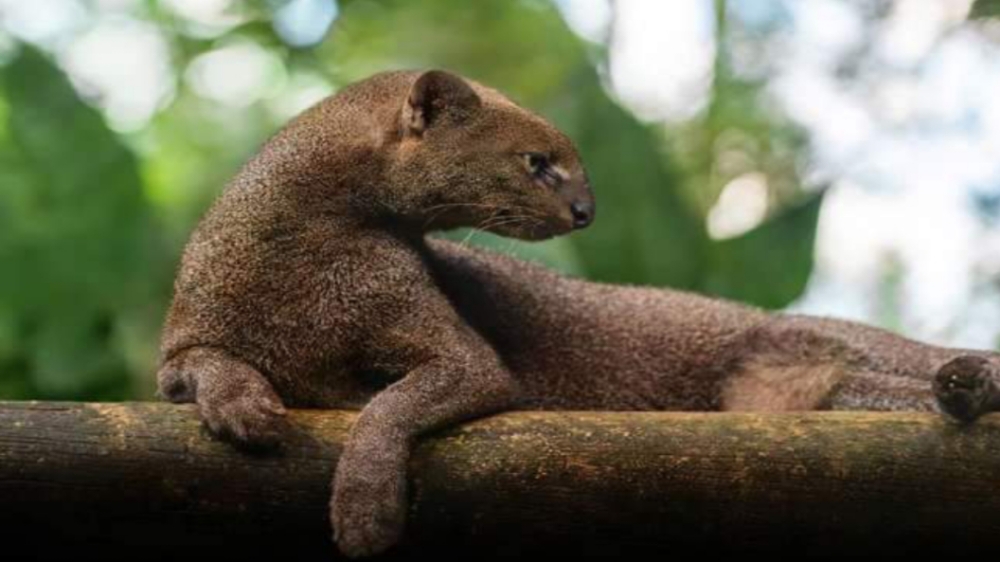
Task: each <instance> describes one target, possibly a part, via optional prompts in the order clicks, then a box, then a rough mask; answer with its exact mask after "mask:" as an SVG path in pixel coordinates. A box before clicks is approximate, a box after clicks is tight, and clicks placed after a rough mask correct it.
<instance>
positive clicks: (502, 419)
mask: <svg viewBox="0 0 1000 562" xmlns="http://www.w3.org/2000/svg"><path fill="white" fill-rule="evenodd" d="M291 417H292V420H293V422H294V423H295V425H296V426H297V427H300V428H301V433H300V434H299V435H296V436H295V437H294V439H292V440H291V442H290V443H289V444H288V446H287V447H285V450H284V452H283V453H282V454H281V455H277V456H274V455H272V456H259V455H258V456H251V455H248V454H245V453H240V452H237V451H235V450H233V449H231V448H230V447H228V446H227V445H224V444H220V443H216V442H213V441H211V440H210V439H209V438H208V436H207V435H206V434H204V432H203V431H202V430H201V428H200V426H199V423H198V420H197V416H196V414H195V410H194V408H193V407H189V406H174V405H168V404H157V403H125V404H69V403H45V402H0V535H2V536H3V540H2V541H0V544H2V547H3V549H4V551H5V552H11V549H12V548H30V549H31V550H32V551H33V552H34V553H35V555H36V557H39V558H41V557H48V558H59V559H66V558H69V557H70V556H72V557H73V559H74V560H79V559H81V558H82V559H88V557H95V558H96V557H98V556H99V557H101V558H102V559H115V558H118V557H120V558H122V559H125V558H128V559H130V560H135V559H136V557H137V556H139V555H140V554H141V557H142V558H143V559H144V560H148V559H149V558H154V559H155V558H164V559H167V558H177V557H179V556H183V555H185V554H188V553H192V552H197V553H198V554H199V555H211V556H215V557H216V558H217V559H218V558H234V559H235V558H241V557H242V558H244V559H246V558H247V557H251V558H250V559H260V558H261V557H262V556H280V557H281V559H291V558H292V557H297V558H298V559H317V560H319V559H324V560H329V559H331V558H333V557H334V556H335V549H334V547H333V545H332V544H331V542H330V538H329V537H330V531H329V526H328V519H327V505H328V502H329V497H330V479H331V476H332V474H333V467H334V463H335V462H336V458H337V455H338V454H339V451H340V449H341V447H342V445H343V442H344V439H345V438H346V436H347V431H348V429H349V427H350V424H351V423H352V421H353V420H354V418H355V414H354V413H349V412H340V411H296V412H292V413H291ZM410 475H411V480H412V482H413V487H412V493H413V496H412V502H411V503H412V509H411V518H410V524H409V526H408V528H407V535H406V539H405V542H404V544H403V546H402V547H401V548H400V549H399V550H397V551H396V552H395V554H396V556H398V557H405V556H406V555H408V554H412V553H414V552H423V553H425V555H426V553H427V552H434V553H435V554H437V553H442V552H456V553H460V552H465V553H471V554H474V555H476V556H477V557H479V558H482V557H484V556H485V557H492V556H491V555H504V554H510V555H516V554H518V553H521V552H535V551H537V549H539V548H550V547H554V548H559V549H560V552H561V553H562V554H577V555H579V554H587V555H594V554H619V555H620V554H625V553H628V554H639V553H648V552H650V551H656V552H659V553H662V554H668V555H669V554H677V553H679V551H680V550H681V549H683V548H697V549H699V551H700V552H703V553H705V552H707V553H713V554H714V553H719V552H741V553H745V552H747V551H753V550H760V551H772V552H776V551H783V552H800V553H812V554H816V553H820V554H823V555H831V554H837V553H841V554H850V553H853V554H857V553H859V552H863V553H892V554H899V553H901V552H906V551H917V550H918V549H919V550H920V551H921V552H926V551H927V549H934V550H942V551H947V552H949V553H950V554H955V553H961V552H968V551H972V550H981V549H985V548H990V549H992V550H993V551H994V552H995V551H996V550H997V548H998V546H1000V416H995V415H994V416H987V417H986V418H984V419H983V420H981V421H980V422H978V423H977V424H975V425H973V426H971V427H967V428H960V427H958V426H956V425H954V424H952V423H949V422H947V421H945V420H943V419H939V418H938V417H937V416H934V415H929V414H917V413H912V414H911V413H896V414H878V413H861V412H853V413H834V412H828V413H806V414H770V415H756V414H718V413H713V414H695V413H660V412H629V413H624V412H621V413H611V412H580V413H572V412H517V413H510V414H504V415H500V416H496V417H492V418H489V419H485V420H480V421H477V422H474V423H470V424H466V425H464V426H462V427H459V428H455V429H452V430H449V431H447V432H444V433H441V434H438V435H435V436H432V437H429V438H427V439H425V440H423V442H422V444H421V445H420V446H419V447H418V449H417V451H416V453H415V454H414V457H413V459H412V461H411V464H410ZM136 548H141V549H142V550H141V552H137V550H136ZM429 548H433V549H435V550H433V551H429V550H427V549H429ZM790 549H795V550H790Z"/></svg>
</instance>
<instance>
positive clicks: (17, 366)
mask: <svg viewBox="0 0 1000 562" xmlns="http://www.w3.org/2000/svg"><path fill="white" fill-rule="evenodd" d="M2 88H3V94H4V101H5V109H6V111H5V113H6V115H5V119H4V123H3V126H2V129H0V146H2V149H0V158H2V161H3V165H2V167H0V182H2V185H3V189H2V190H0V209H2V210H3V216H2V219H0V263H3V264H4V267H3V269H2V271H0V322H2V326H3V328H0V338H3V339H2V340H0V371H2V372H3V374H4V376H3V377H0V392H2V393H3V394H4V395H15V396H19V395H32V396H38V397H43V398H45V397H53V398H58V397H73V396H88V397H91V396H92V397H95V398H122V397H125V396H127V395H128V394H130V390H132V388H133V387H132V384H131V382H130V381H129V377H128V373H129V371H130V369H129V364H128V361H127V354H125V353H122V352H121V345H122V340H123V339H126V338H129V337H131V336H133V335H135V333H136V330H138V331H144V332H146V333H147V334H149V333H152V334H155V331H154V330H143V324H144V323H145V321H146V319H144V318H142V317H141V316H142V313H143V312H144V311H146V312H155V313H157V314H159V313H161V311H160V310H159V306H151V305H158V304H160V303H161V302H162V300H161V299H157V298H156V297H157V294H158V293H159V294H162V291H156V290H155V289H153V288H154V287H156V286H157V285H159V286H160V287H161V288H162V287H163V286H164V281H163V277H162V276H163V275H169V269H167V268H164V267H158V264H157V261H156V260H154V259H150V258H151V257H153V256H154V255H155V251H156V250H157V248H156V247H155V244H154V241H153V238H152V236H153V235H154V232H153V230H152V228H153V225H152V224H151V223H150V221H149V216H148V209H147V203H146V201H145V200H144V198H143V197H142V191H141V182H140V180H139V175H138V173H137V171H136V159H135V157H134V156H133V155H132V153H131V152H130V151H129V150H127V149H126V148H125V147H124V146H123V145H122V143H121V141H120V140H119V139H118V138H117V136H116V135H114V134H113V133H111V132H110V131H109V130H108V129H107V127H106V126H105V125H104V122H103V120H102V118H101V116H100V115H99V114H98V113H97V111H95V110H94V109H92V108H90V107H89V106H87V105H85V104H84V103H83V102H81V101H80V100H79V98H78V97H77V95H76V93H75V92H74V91H73V89H72V87H71V86H70V84H69V82H68V81H67V80H66V78H65V77H64V76H63V75H62V74H61V73H60V72H59V71H58V70H57V69H55V68H54V67H53V66H52V64H51V63H50V62H49V61H48V60H47V59H45V58H44V57H43V56H42V55H41V54H39V53H38V52H37V51H34V50H32V49H30V48H25V49H23V50H22V51H21V54H20V56H18V57H17V58H16V59H15V60H14V61H13V62H11V63H10V64H8V65H7V66H6V67H4V68H3V74H2ZM159 263H160V264H163V262H162V260H161V261H160V262H159ZM150 298H152V300H151V301H150V300H149V299H150ZM12 375H13V376H12Z"/></svg>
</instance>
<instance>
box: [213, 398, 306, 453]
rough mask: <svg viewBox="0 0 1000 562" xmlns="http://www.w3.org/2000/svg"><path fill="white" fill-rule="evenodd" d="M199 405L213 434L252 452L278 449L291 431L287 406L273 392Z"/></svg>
mask: <svg viewBox="0 0 1000 562" xmlns="http://www.w3.org/2000/svg"><path fill="white" fill-rule="evenodd" d="M199 406H200V408H199V410H200V412H201V419H202V421H203V422H204V423H205V426H206V427H207V428H208V430H209V432H211V433H212V435H214V436H215V437H217V438H219V439H222V440H224V441H227V442H229V443H232V444H234V445H236V446H237V447H240V448H242V449H246V450H249V451H268V450H273V449H276V448H277V447H278V446H279V445H280V444H281V442H282V441H283V439H284V438H285V437H287V436H288V435H289V434H290V432H291V426H290V424H289V423H288V420H287V418H286V417H285V407H284V405H282V403H281V400H280V399H279V398H278V397H277V396H275V395H273V393H265V392H246V393H241V394H240V395H238V396H235V397H232V398H230V399H228V400H225V401H223V400H206V401H202V402H201V403H200V404H199Z"/></svg>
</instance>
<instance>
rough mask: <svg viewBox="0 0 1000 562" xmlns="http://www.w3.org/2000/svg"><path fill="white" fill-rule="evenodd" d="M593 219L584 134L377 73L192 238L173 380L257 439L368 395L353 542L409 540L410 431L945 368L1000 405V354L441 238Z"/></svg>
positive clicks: (808, 401) (830, 394) (482, 91)
mask: <svg viewBox="0 0 1000 562" xmlns="http://www.w3.org/2000/svg"><path fill="white" fill-rule="evenodd" d="M609 142H614V141H613V139H609ZM532 153H537V154H542V155H546V156H547V157H548V159H549V161H550V163H551V166H549V167H547V168H544V170H545V172H544V173H542V172H539V170H540V169H541V168H538V167H535V168H532V165H533V164H532V163H533V162H534V163H537V157H532V156H530V154H532ZM574 205H575V206H576V209H577V211H576V212H575V215H574V211H572V210H571V209H572V207H573V206H574ZM591 218H593V199H592V196H591V194H590V189H589V186H588V185H587V179H586V175H585V173H584V170H583V167H582V165H581V163H580V161H579V158H578V156H577V153H576V151H575V149H574V147H573V145H572V143H571V142H570V141H569V139H567V138H566V137H565V136H564V135H562V134H561V133H560V132H559V131H557V130H556V129H555V128H553V127H552V126H551V125H549V124H548V123H547V122H546V121H544V120H543V119H541V118H540V117H538V116H536V115H534V114H532V113H530V112H529V111H527V110H525V109H522V108H520V107H518V106H516V105H514V104H513V103H511V102H510V101H508V100H507V99H506V98H504V97H503V96H502V95H501V94H499V93H497V92H496V91H494V90H491V89H489V88H486V87H484V86H481V85H479V84H476V83H474V82H471V81H466V80H464V79H461V78H458V77H455V76H453V75H449V74H447V73H443V72H437V71H432V72H428V73H423V74H421V73H418V72H393V73H385V74H379V75H376V76H373V77H371V78H369V79H368V80H365V81H363V82H359V83H357V84H355V85H353V86H350V87H348V88H346V89H345V90H343V91H342V92H340V93H339V94H337V95H335V96H333V97H331V98H329V99H327V100H326V101H324V102H322V103H321V104H319V105H318V106H316V107H314V108H312V109H311V110H309V111H307V112H305V113H304V114H303V115H301V116H300V117H299V118H297V119H296V120H294V121H293V122H292V123H290V124H289V125H288V126H287V127H286V128H285V129H284V130H282V131H281V132H280V133H279V134H277V135H276V136H275V137H274V138H273V139H272V140H271V141H269V142H268V143H267V144H266V145H265V146H264V148H263V149H262V150H261V152H260V154H259V155H257V156H256V157H255V158H254V159H252V160H251V161H250V162H249V163H248V164H247V165H246V166H245V167H244V169H243V170H242V171H241V172H240V173H239V175H238V176H237V177H236V178H235V179H234V180H233V182H232V183H231V185H229V186H228V188H227V189H226V190H225V192H224V193H223V194H222V195H221V196H220V197H219V199H218V200H217V201H216V203H215V205H214V206H213V207H212V209H211V210H210V211H209V212H208V213H207V215H206V216H205V218H204V219H203V221H202V223H201V224H200V225H199V227H198V229H197V230H196V231H195V232H194V234H193V235H192V237H191V240H190V242H189V244H188V246H187V249H186V251H185V254H184V258H183V262H182V264H181V267H180V271H179V273H178V276H177V279H176V283H175V295H174V301H173V305H172V307H171V309H170V312H169V315H168V317H167V321H166V326H165V329H164V334H163V343H162V366H161V369H160V371H159V383H160V392H161V394H162V395H163V396H165V397H166V398H168V399H170V400H173V401H178V402H186V401H195V402H197V403H198V405H199V408H200V411H201V414H202V417H203V419H204V420H205V423H206V425H207V426H208V428H209V429H210V430H211V431H212V432H213V433H214V434H216V435H218V436H220V437H223V438H226V439H229V440H232V441H235V442H236V443H242V444H245V445H273V444H275V443H278V442H280V441H281V439H282V435H283V434H284V433H283V431H284V428H283V424H284V417H283V414H284V407H285V406H289V407H320V408H359V409H362V412H361V415H360V417H359V418H358V421H357V423H356V425H355V426H354V428H353V429H352V435H351V438H350V440H349V442H348V445H347V447H346V449H345V450H344V452H343V455H342V456H341V459H340V462H339V465H338V466H337V470H336V475H335V481H334V482H335V484H334V495H333V499H332V505H331V509H332V511H331V514H332V521H333V525H334V528H335V535H336V540H337V542H338V544H339V547H340V549H341V550H342V551H343V552H345V553H346V554H348V555H351V556H360V555H367V554H373V553H377V552H380V551H382V550H384V549H386V548H387V547H389V546H391V545H392V544H393V543H395V542H396V540H397V539H398V538H399V536H400V533H401V532H402V529H403V524H404V515H405V506H406V478H405V467H406V461H407V457H408V453H409V450H410V447H411V445H412V443H413V441H414V440H415V439H416V438H417V437H418V436H420V435H421V434H423V433H425V432H427V431H429V430H431V429H434V428H439V427H443V426H447V425H450V424H454V423H457V422H459V421H461V420H465V419H469V418H472V417H476V416H482V415H486V414H489V413H491V412H496V411H500V410H506V409H515V408H539V409H604V410H718V409H753V410H789V409H815V408H864V409H884V410H892V409H924V410H930V409H934V408H936V405H935V404H936V402H935V399H934V396H935V394H934V392H933V391H932V380H934V375H935V373H939V376H938V377H937V379H936V380H934V384H935V385H936V386H934V389H936V391H937V394H938V398H939V399H940V403H941V405H942V406H943V407H944V408H945V409H946V410H947V411H949V412H950V413H952V414H954V415H955V416H957V417H960V418H962V419H966V420H971V419H974V418H975V417H976V416H977V415H979V414H981V413H983V412H985V411H988V410H991V409H995V408H996V407H997V405H998V404H1000V401H998V400H997V396H998V393H997V392H996V381H997V380H998V379H997V375H996V373H998V372H1000V369H998V365H1000V360H998V357H997V355H995V354H991V353H987V352H972V351H959V350H950V349H943V348H937V347H931V346H927V345H923V344H919V343H916V342H912V341H909V340H905V339H903V338H900V337H897V336H894V335H891V334H889V333H887V332H884V331H881V330H877V329H875V328H870V327H866V326H862V325H858V324H852V323H848V322H842V321H836V320H827V319H819V318H810V317H804V316H783V315H776V316H771V315H768V314H765V313H764V312H762V311H759V310H757V309H754V308H750V307H747V306H742V305H739V304H735V303H731V302H724V301H719V300H714V299H709V298H706V297H702V296H699V295H695V294H690V293H684V292H678V291H670V290H662V289H651V288H642V287H627V286H612V285H604V284H598V283H589V282H586V281H582V280H577V279H571V278H566V277H563V276H560V275H557V274H556V273H553V272H551V271H548V270H546V269H544V268H542V267H539V266H536V265H532V264H528V263H524V262H520V261H517V260H515V259H511V258H508V257H504V256H501V255H495V254H492V253H489V252H485V251H480V250H474V249H470V248H466V247H463V246H460V245H457V244H454V243H451V242H445V241H432V240H427V239H425V238H424V235H425V234H426V233H427V232H429V231H433V230H440V229H446V228H452V227H457V226H481V227H484V228H487V229H488V230H491V231H494V232H497V233H500V234H505V235H508V236H516V237H520V238H531V239H540V238H545V237H549V236H554V235H559V234H564V233H566V232H568V231H570V230H571V229H572V228H573V227H574V226H576V227H582V226H585V225H586V223H589V221H590V219H591ZM777 273H778V274H780V272H777ZM942 366H945V368H942Z"/></svg>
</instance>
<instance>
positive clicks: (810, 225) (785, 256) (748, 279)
mask: <svg viewBox="0 0 1000 562" xmlns="http://www.w3.org/2000/svg"><path fill="white" fill-rule="evenodd" d="M822 201H823V197H822V194H820V195H816V196H814V197H812V198H811V199H809V200H808V201H806V202H805V203H802V204H800V205H798V206H796V207H792V208H790V209H786V210H785V211H784V212H782V213H781V214H779V215H777V216H775V217H773V218H772V219H771V220H769V221H767V222H765V223H764V224H762V225H760V226H759V227H757V228H755V229H754V230H752V231H750V232H748V233H746V234H744V235H743V236H739V237H737V238H732V239H729V240H724V241H721V242H718V243H716V244H714V245H713V247H712V252H711V269H710V271H709V272H708V273H707V274H706V277H705V282H704V285H703V286H702V287H701V289H702V290H703V291H705V292H706V293H709V294H714V295H718V296H721V297H727V298H731V299H736V300H741V301H744V302H748V303H752V304H756V305H759V306H763V307H767V308H781V307H783V306H787V305H788V304H790V303H791V302H792V301H793V300H795V298H796V297H798V296H799V295H800V294H802V291H803V289H805V286H806V283H807V282H808V280H809V274H810V272H811V271H812V265H813V246H814V242H815V239H816V221H817V219H818V218H819V209H820V205H821V203H822Z"/></svg>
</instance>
